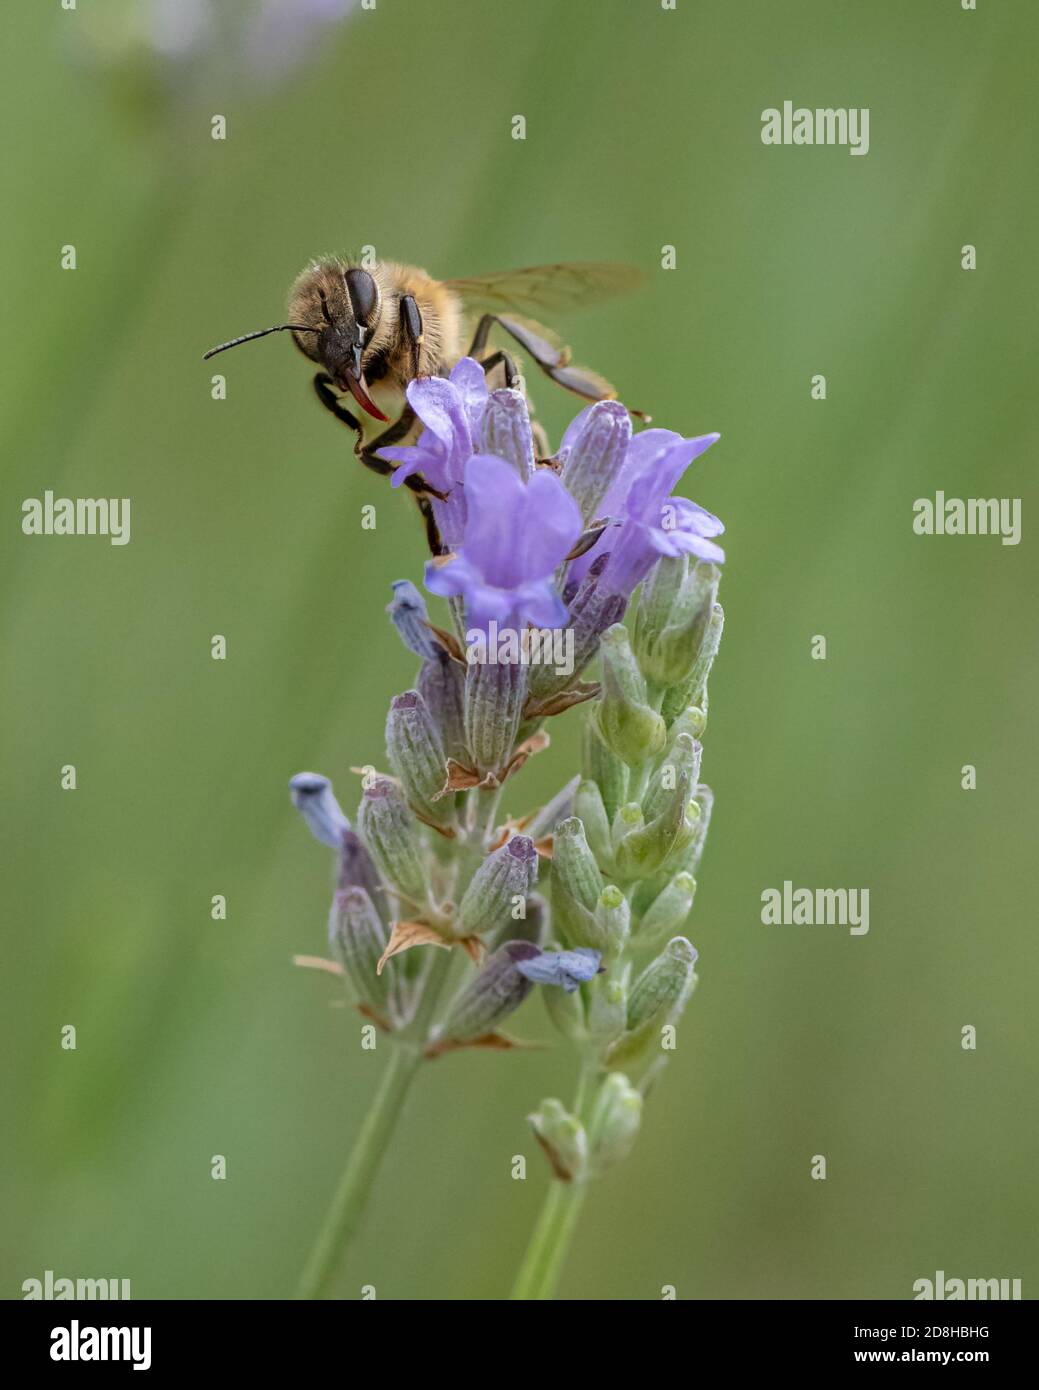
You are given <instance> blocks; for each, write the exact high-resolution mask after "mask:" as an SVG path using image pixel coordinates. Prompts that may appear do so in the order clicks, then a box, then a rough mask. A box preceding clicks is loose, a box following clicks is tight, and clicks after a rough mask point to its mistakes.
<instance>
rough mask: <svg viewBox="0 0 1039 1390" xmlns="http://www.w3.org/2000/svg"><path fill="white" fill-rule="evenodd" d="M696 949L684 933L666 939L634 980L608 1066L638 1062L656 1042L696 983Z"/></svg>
mask: <svg viewBox="0 0 1039 1390" xmlns="http://www.w3.org/2000/svg"><path fill="white" fill-rule="evenodd" d="M695 964H696V948H695V947H694V946H692V945H691V944H690V943H689V942H688V941H687V940H686V939H685V937H684V936H676V937H675V938H674V939H673V940H672V941H669V942H668V944H667V946H666V947H665V948H664V950H663V951H662V952H661V953H660V955H659V956H657V958H656V959H655V960H653V961H651V962H650V964H649V965H648V966H647V967H646V969H645V970H644V971H643V972H642V974H641V975H640V976H639V978H638V979H637V980H636V982H635V984H634V986H633V988H632V991H631V994H630V995H629V997H628V1019H627V1023H628V1026H627V1030H626V1032H625V1033H624V1035H623V1036H622V1037H620V1038H618V1039H617V1041H616V1042H615V1043H614V1044H613V1046H612V1047H611V1048H610V1050H609V1052H608V1053H607V1054H606V1056H607V1062H608V1064H609V1065H610V1066H611V1067H614V1066H623V1067H627V1066H630V1065H632V1064H634V1063H636V1062H639V1061H642V1060H643V1059H644V1058H645V1057H646V1056H647V1055H648V1054H649V1053H650V1052H651V1051H652V1049H653V1048H654V1047H655V1046H658V1045H659V1032H660V1029H661V1028H663V1027H664V1025H665V1024H667V1023H671V1022H673V1021H674V1019H676V1018H677V1017H678V1015H679V1014H680V1013H681V1012H682V1009H683V1008H684V1007H685V1003H686V1000H687V999H688V998H689V995H690V994H691V993H692V990H693V986H694V984H695V983H696V974H695V972H694V969H693V967H694V965H695Z"/></svg>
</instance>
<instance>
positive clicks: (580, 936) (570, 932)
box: [552, 861, 606, 954]
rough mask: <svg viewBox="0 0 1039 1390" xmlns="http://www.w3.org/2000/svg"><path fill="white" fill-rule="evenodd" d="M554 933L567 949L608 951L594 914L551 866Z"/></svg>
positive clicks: (603, 934)
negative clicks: (575, 895)
mask: <svg viewBox="0 0 1039 1390" xmlns="http://www.w3.org/2000/svg"><path fill="white" fill-rule="evenodd" d="M552 931H553V933H554V934H555V936H557V937H558V938H559V940H560V941H561V942H562V943H563V945H564V946H568V947H571V948H573V947H578V946H588V947H590V948H591V949H592V950H593V951H602V952H603V953H604V954H605V951H606V934H605V932H604V931H603V929H602V927H601V926H600V925H599V923H598V922H597V921H596V917H595V913H594V912H590V911H589V910H588V908H586V907H585V906H584V904H583V903H582V902H581V901H580V900H579V899H578V898H575V897H574V895H573V893H571V892H570V889H569V888H568V887H567V885H566V882H565V881H564V879H563V878H562V877H561V875H560V874H559V872H558V871H557V869H556V867H555V862H554V861H553V865H552Z"/></svg>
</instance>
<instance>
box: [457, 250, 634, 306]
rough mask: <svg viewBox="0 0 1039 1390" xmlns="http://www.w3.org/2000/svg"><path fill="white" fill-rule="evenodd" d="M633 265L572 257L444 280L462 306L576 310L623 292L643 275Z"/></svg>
mask: <svg viewBox="0 0 1039 1390" xmlns="http://www.w3.org/2000/svg"><path fill="white" fill-rule="evenodd" d="M645 278H646V277H645V275H644V274H643V272H642V271H641V270H639V269H638V268H637V267H636V266H633V265H622V264H620V263H618V262H613V261H585V262H581V261H574V262H571V263H569V264H561V265H532V266H527V267H526V268H525V269H524V270H505V271H501V272H499V273H498V274H492V275H473V276H470V277H468V278H467V279H462V280H445V281H444V284H446V285H447V287H448V289H450V290H452V291H453V292H454V293H455V294H457V295H459V296H460V297H461V299H462V300H463V302H464V304H465V307H466V308H467V309H469V310H471V311H475V312H490V313H496V312H497V311H498V310H500V309H518V310H520V311H521V312H526V311H528V310H533V311H534V312H535V313H536V312H537V311H538V310H540V309H560V310H562V309H576V308H579V307H580V306H581V305H582V304H594V303H598V302H599V301H601V300H603V299H612V298H613V296H615V295H618V294H627V293H628V292H629V291H631V290H634V289H637V288H638V286H639V285H640V284H641V283H642V282H643V280H645Z"/></svg>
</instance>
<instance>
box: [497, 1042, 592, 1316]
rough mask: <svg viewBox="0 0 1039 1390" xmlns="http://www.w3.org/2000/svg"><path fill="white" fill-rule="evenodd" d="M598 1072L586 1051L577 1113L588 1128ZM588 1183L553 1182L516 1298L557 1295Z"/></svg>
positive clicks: (514, 1292) (576, 1099) (522, 1268)
mask: <svg viewBox="0 0 1039 1390" xmlns="http://www.w3.org/2000/svg"><path fill="white" fill-rule="evenodd" d="M597 1071H598V1068H597V1066H596V1063H595V1059H594V1057H593V1056H592V1055H591V1054H586V1055H585V1056H584V1057H583V1058H582V1060H581V1071H580V1075H579V1077H578V1080H577V1094H576V1095H575V1096H574V1104H573V1114H574V1115H576V1116H578V1118H579V1119H581V1120H582V1121H584V1124H585V1128H586V1129H588V1128H589V1125H588V1119H589V1117H590V1115H591V1112H592V1111H593V1109H594V1105H595V1096H596V1094H597V1090H596V1088H595V1085H594V1079H595V1076H596V1074H597ZM591 1137H592V1136H591V1134H589V1138H591ZM587 1186H588V1179H587V1178H581V1179H578V1180H576V1181H573V1182H561V1181H560V1180H559V1179H558V1178H557V1179H553V1181H552V1183H551V1184H550V1185H549V1189H548V1196H547V1197H546V1198H545V1204H544V1206H543V1207H542V1208H541V1214H540V1215H539V1217H538V1220H537V1225H536V1226H535V1227H534V1234H533V1235H532V1236H531V1238H530V1244H529V1245H528V1246H527V1253H526V1255H524V1257H523V1263H522V1265H521V1266H520V1271H519V1274H518V1275H517V1276H516V1283H515V1284H514V1285H513V1289H512V1294H511V1297H512V1298H513V1299H527V1300H530V1301H533V1300H545V1299H550V1298H553V1297H554V1296H555V1291H556V1285H557V1284H558V1283H559V1276H560V1275H561V1274H562V1272H563V1265H564V1263H565V1262H566V1257H567V1253H568V1252H569V1249H570V1242H571V1240H572V1239H573V1235H574V1228H575V1227H576V1225H577V1217H578V1213H579V1212H580V1210H581V1207H582V1205H583V1203H584V1194H585V1189H586V1188H587Z"/></svg>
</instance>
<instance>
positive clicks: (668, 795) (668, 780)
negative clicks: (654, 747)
mask: <svg viewBox="0 0 1039 1390" xmlns="http://www.w3.org/2000/svg"><path fill="white" fill-rule="evenodd" d="M702 753H703V747H702V745H701V744H700V743H699V742H698V741H697V740H696V739H694V738H692V737H691V736H690V735H689V734H686V733H680V734H679V735H678V737H677V738H675V739H673V740H672V741H671V744H670V747H669V748H668V749H667V750H666V751H665V753H664V755H663V757H662V758H661V760H660V765H659V766H658V767H657V769H656V770H655V772H654V773H653V775H652V777H651V778H650V782H649V788H648V790H647V791H646V794H645V796H644V797H643V798H642V811H643V814H644V815H645V817H646V820H647V821H651V820H654V819H655V818H656V817H657V816H659V815H662V814H663V813H664V811H665V810H666V809H667V807H668V806H669V805H670V803H671V799H672V797H673V796H674V793H675V789H676V788H677V786H678V783H679V781H680V780H681V779H682V777H683V776H685V777H687V778H688V782H689V786H690V787H691V788H695V787H696V785H697V783H698V782H699V780H700V757H701V754H702Z"/></svg>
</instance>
